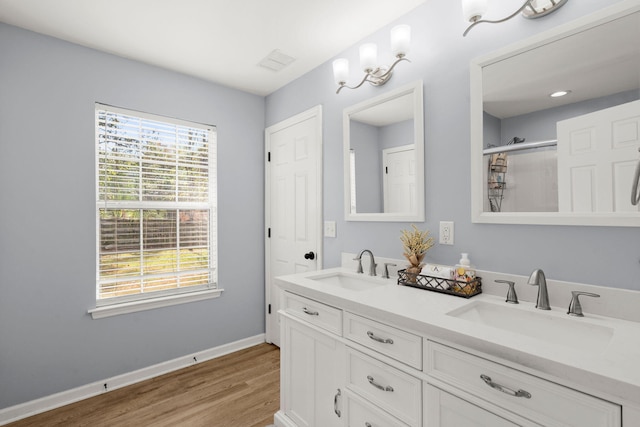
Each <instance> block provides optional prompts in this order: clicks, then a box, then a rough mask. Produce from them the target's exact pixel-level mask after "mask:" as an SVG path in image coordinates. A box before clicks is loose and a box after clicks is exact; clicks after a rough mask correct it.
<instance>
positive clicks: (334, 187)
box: [266, 0, 640, 305]
mask: <svg viewBox="0 0 640 427" xmlns="http://www.w3.org/2000/svg"><path fill="white" fill-rule="evenodd" d="M503 3H504V2H503ZM507 3H510V2H507ZM613 3H616V1H614V0H580V1H572V2H568V3H567V4H566V5H565V6H564V7H563V8H562V9H560V10H559V11H557V12H555V13H554V14H552V15H549V16H547V17H544V18H542V19H537V20H527V19H523V18H521V17H516V18H514V19H512V20H510V21H507V22H505V23H502V24H498V25H490V24H483V25H479V26H478V27H476V28H474V29H473V30H472V31H471V32H470V33H469V35H468V36H467V37H465V38H463V37H462V32H463V31H464V29H465V26H466V25H465V22H464V20H463V19H462V15H461V10H460V9H461V7H460V2H459V1H451V0H429V1H427V2H425V4H423V5H422V6H420V7H418V8H417V9H415V10H414V11H413V12H411V13H409V14H408V15H406V16H405V17H404V18H402V19H400V20H398V22H395V23H392V24H390V25H389V26H387V27H385V28H382V29H381V30H380V31H378V32H376V33H374V34H373V35H371V36H370V37H367V38H366V40H363V42H364V41H367V42H375V43H378V45H379V51H378V52H379V57H380V58H381V60H382V62H384V56H385V53H386V54H387V56H390V54H388V52H389V30H390V28H391V27H392V26H393V25H395V24H397V23H400V22H401V23H406V24H409V25H411V31H412V46H411V52H410V53H409V54H408V57H409V59H410V60H411V63H401V64H399V65H398V66H397V67H396V69H395V70H394V75H393V77H392V79H391V80H390V81H389V83H387V85H385V86H383V87H377V88H376V87H372V86H369V85H365V86H363V87H361V88H360V89H357V90H348V89H345V90H343V91H341V92H340V94H338V95H336V94H335V84H334V82H333V76H332V70H331V61H328V62H326V63H325V64H323V65H321V66H320V67H318V68H317V69H315V70H313V71H312V72H310V73H308V74H307V75H305V76H303V77H301V78H299V79H298V80H296V81H294V82H293V83H291V84H289V85H288V86H286V87H284V88H282V89H281V90H279V91H277V92H275V93H273V94H271V95H269V96H268V97H267V100H266V101H267V104H266V105H267V120H266V122H267V125H271V124H274V123H277V122H278V121H280V120H283V119H285V118H287V117H289V116H291V115H293V114H296V113H299V112H301V111H304V110H306V109H308V108H310V107H312V106H314V105H317V104H322V105H323V118H324V127H323V131H324V162H325V167H324V172H325V174H324V180H323V183H324V194H325V197H324V218H325V219H326V220H335V221H337V235H338V237H337V238H326V239H325V240H324V250H325V254H324V255H325V258H324V260H325V261H324V262H325V267H332V266H337V265H339V264H340V253H341V252H342V251H345V252H356V251H359V250H361V249H363V248H369V249H372V250H373V252H374V254H376V255H379V256H386V257H393V258H401V257H402V246H401V244H400V241H399V235H400V230H402V229H406V228H409V226H410V225H409V224H407V223H365V222H345V221H344V215H343V206H342V203H343V202H342V198H341V197H328V196H327V195H336V194H342V176H341V175H340V174H336V173H331V167H332V166H331V165H334V164H340V162H341V160H342V151H341V147H342V133H341V130H342V124H341V122H342V110H343V109H344V108H345V107H348V106H351V105H354V104H357V103H359V102H362V101H363V100H365V99H367V98H371V97H373V96H377V95H379V94H381V93H382V92H385V91H389V90H391V89H394V88H397V87H400V86H401V85H404V84H407V83H409V82H412V81H415V80H417V79H422V80H423V81H424V100H425V101H424V111H425V113H424V119H425V120H424V122H425V144H426V145H425V169H426V176H425V185H426V199H427V203H426V221H425V222H424V223H423V224H419V225H420V227H425V228H428V229H429V230H431V231H432V234H433V235H437V231H438V223H439V221H445V220H453V221H455V245H453V246H443V245H436V246H435V247H434V248H433V249H432V250H431V251H430V252H429V260H432V261H435V262H440V263H446V264H455V263H456V261H457V260H458V259H459V258H460V252H469V253H470V258H471V261H472V262H473V263H474V264H475V265H476V266H477V267H478V268H480V269H487V270H494V271H502V272H507V273H513V274H521V275H528V274H529V273H531V271H532V270H533V269H534V268H543V269H544V270H545V272H546V273H547V276H548V277H550V278H551V279H561V280H568V281H576V282H584V283H590V284H596V285H602V286H615V287H621V288H627V289H635V290H640V264H639V262H638V261H639V259H640V250H638V247H639V246H638V242H639V241H640V230H639V229H638V228H623V227H582V226H573V227H572V226H533V225H528V226H527V225H493V224H472V223H471V213H470V212H471V207H470V179H471V178H470V171H469V164H470V157H469V156H470V148H469V145H470V142H469V133H470V131H469V61H470V60H471V59H472V58H474V57H476V56H479V55H483V54H487V53H489V52H491V51H494V50H496V49H498V48H501V47H504V46H505V45H507V44H508V43H510V42H516V41H519V40H522V39H524V38H527V37H529V36H531V35H534V34H537V33H539V32H542V31H544V30H546V29H550V28H552V27H554V26H556V25H559V24H562V23H565V22H568V21H571V20H573V19H575V18H578V17H580V16H583V15H586V14H588V13H591V12H594V11H596V10H599V9H601V8H604V7H606V6H608V5H611V4H613ZM507 8H508V7H507ZM498 9H500V8H498ZM503 9H505V8H503ZM358 46H359V44H358V45H354V46H353V47H351V48H349V49H348V50H347V51H345V52H343V53H342V54H341V55H339V56H343V57H347V58H348V59H349V61H350V62H351V63H352V64H357V61H358ZM332 59H333V58H332ZM386 62H390V58H389V59H387V61H386ZM353 68H354V69H356V68H357V67H353ZM359 78H361V77H358V76H357V75H356V73H355V71H354V72H353V73H352V76H351V78H350V81H356V80H358V79H359ZM300 94H304V95H303V96H301V95H300ZM519 285H520V286H524V285H523V284H519ZM567 294H568V291H567ZM568 302H569V296H568V295H567V300H566V301H556V302H555V303H554V304H558V305H564V304H565V303H566V304H568Z"/></svg>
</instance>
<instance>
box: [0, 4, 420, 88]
mask: <svg viewBox="0 0 640 427" xmlns="http://www.w3.org/2000/svg"><path fill="white" fill-rule="evenodd" d="M425 1H426V0H393V2H389V1H388V0H109V1H105V0H55V1H52V0H0V21H2V22H5V23H7V24H11V25H15V26H18V27H22V28H26V29H28V30H32V31H35V32H38V33H42V34H46V35H50V36H53V37H57V38H59V39H63V40H67V41H69V42H72V43H76V44H79V45H83V46H87V47H91V48H94V49H97V50H101V51H104V52H108V53H112V54H115V55H119V56H122V57H125V58H130V59H134V60H138V61H142V62H145V63H148V64H152V65H156V66H159V67H163V68H167V69H170V70H174V71H178V72H182V73H185V74H189V75H192V76H196V77H199V78H202V79H205V80H209V81H212V82H216V83H219V84H222V85H225V86H229V87H233V88H237V89H240V90H243V91H246V92H250V93H254V94H258V95H267V94H269V93H272V92H273V91H275V90H277V89H279V88H281V87H282V86H284V85H286V84H287V83H289V82H291V81H293V80H295V79H297V78H298V77H300V76H302V75H303V74H305V73H307V72H309V71H311V70H312V69H314V68H316V67H317V66H319V65H321V64H323V63H324V62H326V61H327V60H329V59H331V58H332V57H333V56H336V55H338V54H339V53H340V52H342V51H344V50H345V49H347V48H349V47H350V46H352V45H354V44H356V43H358V42H359V41H361V40H362V39H364V38H366V37H367V36H368V35H370V34H372V33H373V32H375V31H376V30H378V29H380V28H382V27H384V26H385V25H387V24H389V23H391V22H392V21H394V20H396V19H398V18H400V17H401V16H403V15H404V14H406V13H407V12H409V11H411V10H412V9H414V8H415V7H417V6H418V5H420V4H422V3H424V2H425ZM274 50H279V51H280V52H281V53H283V54H285V55H288V56H291V57H294V58H295V60H294V61H293V62H292V63H291V64H290V65H288V66H287V67H286V68H284V69H282V70H281V71H273V70H271V69H267V68H263V67H261V66H259V65H258V64H259V63H260V62H261V60H262V59H263V58H265V57H266V56H267V55H269V54H270V53H271V52H272V51H274Z"/></svg>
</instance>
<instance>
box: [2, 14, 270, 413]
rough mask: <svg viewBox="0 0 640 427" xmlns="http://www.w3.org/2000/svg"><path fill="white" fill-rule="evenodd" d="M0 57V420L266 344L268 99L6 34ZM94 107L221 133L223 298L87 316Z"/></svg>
mask: <svg viewBox="0 0 640 427" xmlns="http://www.w3.org/2000/svg"><path fill="white" fill-rule="evenodd" d="M0 57H1V58H2V60H1V61H0V186H1V189H0V206H1V209H0V290H1V291H2V293H1V296H0V384H1V385H0V408H4V407H8V406H12V405H15V404H18V403H21V402H26V401H29V400H32V399H36V398H38V397H41V396H46V395H49V394H52V393H56V392H60V391H63V390H66V389H70V388H73V387H77V386H80V385H84V384H87V383H90V382H92V381H97V380H101V379H104V378H108V377H111V376H114V375H118V374H122V373H126V372H130V371H133V370H136V369H140V368H143V367H147V366H150V365H153V364H155V363H159V362H162V361H166V360H170V359H173V358H176V357H179V356H183V355H185V354H189V353H192V352H196V351H201V350H205V349H208V348H212V347H216V346H218V345H222V344H225V343H229V342H233V341H236V340H239V339H242V338H246V337H250V336H255V335H258V334H261V333H263V332H264V308H263V305H264V304H263V303H264V273H263V272H264V261H263V259H264V250H263V236H264V226H263V222H264V219H263V204H264V197H263V176H264V169H263V154H262V153H263V132H264V128H265V126H264V118H265V106H264V98H263V97H259V96H254V95H249V94H246V93H243V92H239V91H236V90H232V89H228V88H224V87H221V86H217V85H214V84H211V83H207V82H204V81H201V80H198V79H195V78H191V77H187V76H184V75H181V74H177V73H173V72H169V71H165V70H161V69H158V68H154V67H151V66H147V65H144V64H140V63H137V62H132V61H129V60H125V59H122V58H119V57H115V56H112V55H108V54H104V53H99V52H96V51H93V50H90V49H86V48H82V47H79V46H76V45H72V44H69V43H65V42H62V41H59V40H56V39H53V38H49V37H44V36H41V35H37V34H35V33H31V32H28V31H24V30H21V29H17V28H15V27H11V26H8V25H4V24H0ZM96 101H98V102H103V103H107V104H112V105H116V106H121V107H126V108H131V109H136V110H141V111H147V112H150V113H155V114H160V115H167V116H173V117H178V118H181V119H186V120H193V121H197V122H203V123H210V124H214V125H216V126H217V129H218V171H219V172H218V173H219V188H218V194H219V197H218V204H219V209H218V223H219V226H220V227H219V254H220V255H219V282H220V286H221V287H222V288H224V289H225V292H224V293H223V295H222V297H220V298H218V299H213V300H207V301H201V302H195V303H190V304H183V305H178V306H173V307H168V308H161V309H155V310H150V311H145V312H139V313H135V314H128V315H122V316H116V317H110V318H105V319H99V320H93V319H92V318H91V317H90V316H89V315H88V314H87V309H89V308H91V307H93V306H94V305H95V277H96V273H95V271H96V269H95V247H96V245H95V235H96V232H95V221H96V220H95V188H94V187H95V179H94V163H95V159H94V153H95V148H94V145H95V139H94V102H96ZM240 182H241V183H242V193H241V194H238V188H239V186H238V183H240ZM250 239H254V240H255V245H246V244H242V245H239V244H237V243H236V242H238V241H243V242H246V241H247V240H250ZM247 260H249V261H250V262H247ZM240 272H241V274H239V273H240Z"/></svg>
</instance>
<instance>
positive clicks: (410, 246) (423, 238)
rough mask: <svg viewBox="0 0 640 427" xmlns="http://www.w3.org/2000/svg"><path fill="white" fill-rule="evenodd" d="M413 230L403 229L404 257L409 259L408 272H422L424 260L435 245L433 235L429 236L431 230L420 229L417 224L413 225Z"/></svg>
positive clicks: (401, 239) (401, 236)
mask: <svg viewBox="0 0 640 427" xmlns="http://www.w3.org/2000/svg"><path fill="white" fill-rule="evenodd" d="M411 228H412V230H402V234H401V235H400V241H401V242H402V246H403V249H404V253H403V255H404V257H405V258H406V259H407V260H408V261H409V264H410V266H409V267H407V272H408V273H412V274H420V271H421V270H422V266H423V264H422V260H423V259H424V256H425V255H426V254H427V251H428V250H429V249H431V247H432V246H433V245H434V241H433V237H429V230H425V231H420V230H418V227H416V226H415V225H413V224H412V225H411Z"/></svg>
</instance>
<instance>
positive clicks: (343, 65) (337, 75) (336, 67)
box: [333, 58, 349, 85]
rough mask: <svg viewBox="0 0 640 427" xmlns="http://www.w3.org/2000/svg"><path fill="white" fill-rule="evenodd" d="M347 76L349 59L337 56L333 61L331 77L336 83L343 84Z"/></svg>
mask: <svg viewBox="0 0 640 427" xmlns="http://www.w3.org/2000/svg"><path fill="white" fill-rule="evenodd" d="M348 77H349V61H348V60H347V59H345V58H339V59H336V60H335V61H333V78H334V79H335V81H336V84H338V85H339V84H344V83H346V82H347V78H348Z"/></svg>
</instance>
